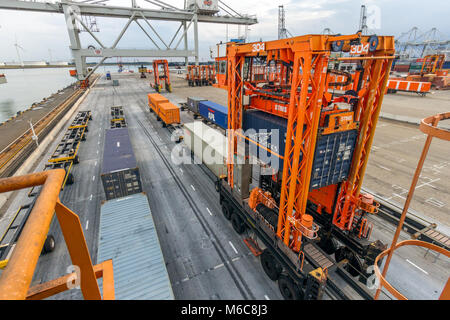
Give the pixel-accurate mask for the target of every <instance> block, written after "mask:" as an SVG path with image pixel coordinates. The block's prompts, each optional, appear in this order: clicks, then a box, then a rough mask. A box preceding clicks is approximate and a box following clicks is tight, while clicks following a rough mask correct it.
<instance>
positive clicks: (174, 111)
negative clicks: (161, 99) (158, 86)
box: [158, 102, 180, 125]
mask: <svg viewBox="0 0 450 320" xmlns="http://www.w3.org/2000/svg"><path fill="white" fill-rule="evenodd" d="M158 116H159V117H160V118H161V120H162V121H163V122H164V124H165V125H169V124H174V123H180V108H178V107H177V106H176V105H173V104H172V103H170V102H165V103H160V104H159V105H158Z"/></svg>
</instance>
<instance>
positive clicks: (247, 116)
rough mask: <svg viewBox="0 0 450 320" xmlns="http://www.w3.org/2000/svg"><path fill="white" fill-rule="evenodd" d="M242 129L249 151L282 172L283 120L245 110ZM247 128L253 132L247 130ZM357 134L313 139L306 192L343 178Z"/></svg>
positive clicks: (341, 133)
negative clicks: (311, 164) (311, 160)
mask: <svg viewBox="0 0 450 320" xmlns="http://www.w3.org/2000/svg"><path fill="white" fill-rule="evenodd" d="M243 129H244V134H246V136H247V138H248V139H247V142H249V152H250V153H251V154H252V155H254V156H256V157H258V158H259V159H260V160H261V161H263V162H265V163H266V164H268V165H270V166H271V167H272V168H274V169H278V170H279V171H283V165H284V160H283V159H281V158H280V157H279V156H282V157H284V151H285V144H286V132H287V119H284V118H281V117H277V116H274V115H272V114H269V113H266V112H263V111H259V110H248V111H246V112H244V121H243ZM249 129H253V130H254V131H253V132H249V131H247V130H249ZM275 130H278V132H276V131H275ZM357 135H358V132H357V130H350V131H344V132H337V133H332V134H328V135H319V136H318V137H317V141H316V150H315V153H314V162H313V167H312V173H311V183H310V190H312V189H318V188H321V187H324V186H328V185H332V184H336V183H338V182H341V181H343V180H345V179H347V177H348V173H349V170H350V166H351V161H352V158H353V151H354V148H355V143H356V139H357ZM257 144H258V145H257ZM261 146H262V147H261ZM265 148H266V149H269V150H271V151H272V153H270V152H269V151H267V150H266V149H265ZM300 159H301V155H300ZM300 159H299V161H300Z"/></svg>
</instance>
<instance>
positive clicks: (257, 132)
mask: <svg viewBox="0 0 450 320" xmlns="http://www.w3.org/2000/svg"><path fill="white" fill-rule="evenodd" d="M242 128H243V130H244V134H246V136H247V138H248V139H249V140H247V141H250V147H249V149H250V150H249V151H250V153H251V154H253V155H254V156H256V157H258V158H259V159H261V160H262V161H264V162H265V163H267V164H270V165H271V166H272V168H274V169H278V170H280V171H281V170H282V169H283V159H281V158H280V157H279V156H281V157H283V156H284V149H285V144H286V132H287V120H286V119H284V118H281V117H277V116H274V115H272V114H270V113H267V112H263V111H260V110H247V111H245V112H244V119H243V126H242ZM276 130H278V131H276ZM257 144H258V145H257ZM260 146H262V147H263V148H261V147H260ZM264 148H266V149H269V150H271V151H272V153H270V152H269V151H267V150H266V149H264ZM265 159H268V160H269V159H270V163H268V162H267V161H266V160H265Z"/></svg>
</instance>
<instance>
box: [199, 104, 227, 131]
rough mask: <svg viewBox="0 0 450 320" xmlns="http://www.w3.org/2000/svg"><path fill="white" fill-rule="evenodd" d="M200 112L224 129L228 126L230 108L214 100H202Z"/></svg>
mask: <svg viewBox="0 0 450 320" xmlns="http://www.w3.org/2000/svg"><path fill="white" fill-rule="evenodd" d="M198 113H199V114H200V115H201V116H202V117H203V118H205V119H206V120H208V121H211V122H213V123H215V124H217V125H218V126H219V127H221V128H223V129H227V127H228V108H227V107H225V106H222V105H220V104H218V103H214V102H212V101H200V102H199V103H198Z"/></svg>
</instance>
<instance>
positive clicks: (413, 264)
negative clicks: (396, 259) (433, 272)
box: [406, 259, 428, 274]
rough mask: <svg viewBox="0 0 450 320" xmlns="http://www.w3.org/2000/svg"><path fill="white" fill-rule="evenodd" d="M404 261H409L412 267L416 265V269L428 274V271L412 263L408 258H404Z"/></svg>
mask: <svg viewBox="0 0 450 320" xmlns="http://www.w3.org/2000/svg"><path fill="white" fill-rule="evenodd" d="M406 261H407V262H409V263H411V264H412V265H413V266H414V267H416V268H417V269H419V270H420V271H422V272H423V273H425V274H428V272H426V271H425V270H423V269H422V268H421V267H419V266H418V265H416V264H414V263H413V262H411V261H409V260H408V259H406Z"/></svg>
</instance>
